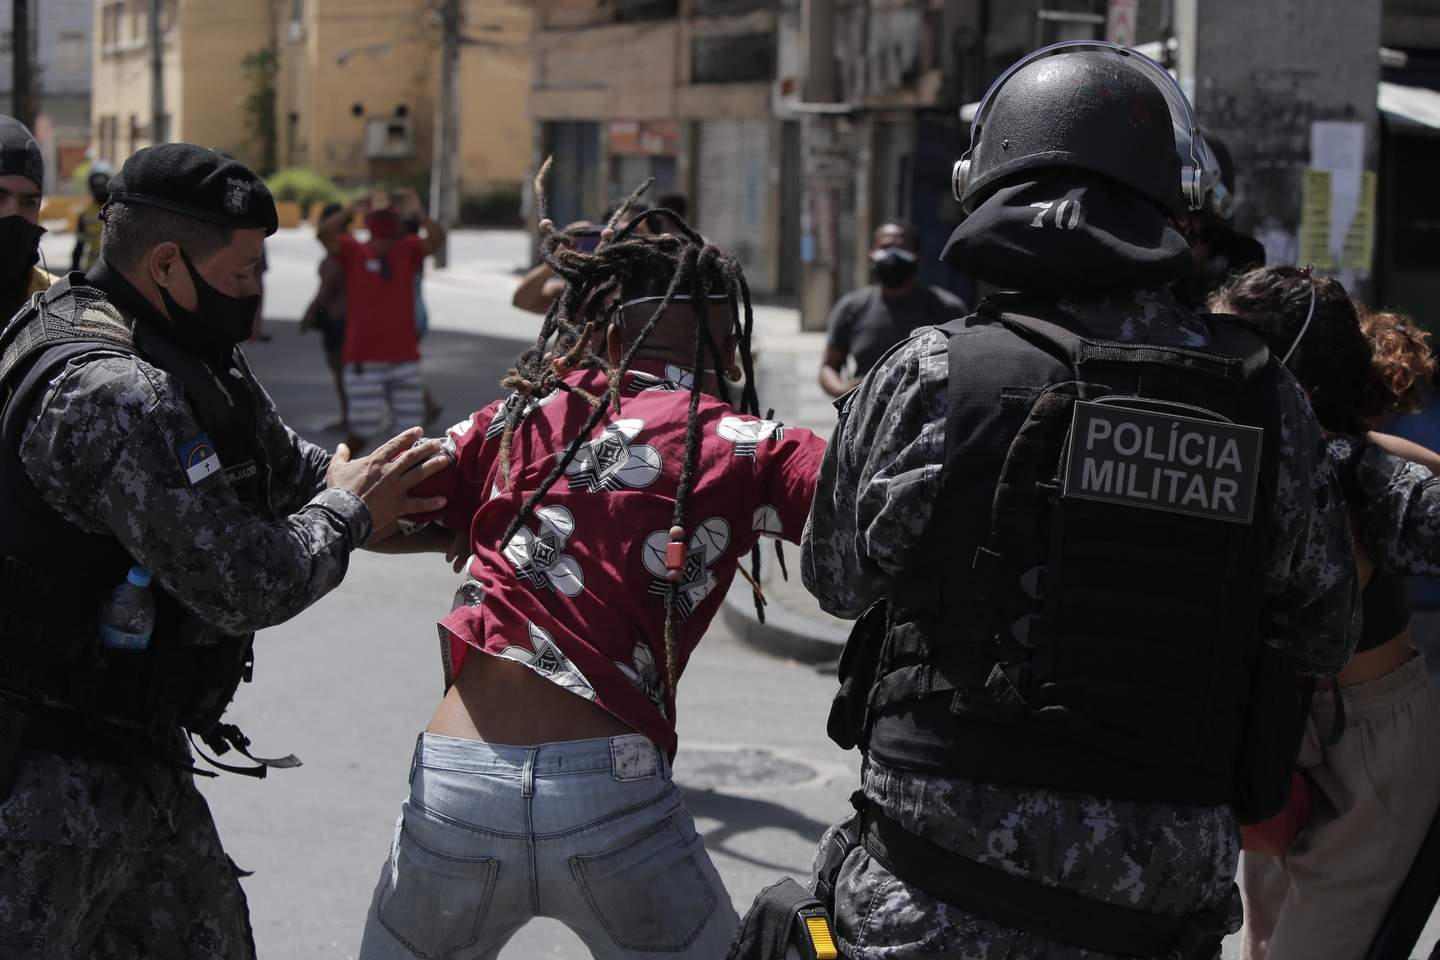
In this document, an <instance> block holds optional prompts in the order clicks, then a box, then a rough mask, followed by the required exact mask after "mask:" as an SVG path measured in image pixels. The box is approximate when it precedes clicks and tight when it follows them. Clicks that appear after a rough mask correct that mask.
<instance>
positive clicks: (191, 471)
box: [175, 433, 220, 487]
mask: <svg viewBox="0 0 1440 960" xmlns="http://www.w3.org/2000/svg"><path fill="white" fill-rule="evenodd" d="M175 455H176V456H177V457H179V458H180V468H181V469H182V470H184V471H185V481H186V483H187V484H189V485H190V486H192V487H193V486H195V484H197V483H199V482H200V481H201V480H204V479H205V478H206V477H209V476H213V475H214V474H217V473H219V472H220V454H219V453H218V452H217V451H216V450H215V444H213V443H211V442H210V435H209V434H208V433H202V434H200V436H198V437H196V438H195V439H194V440H189V441H186V442H185V443H182V444H180V446H178V447H176V448H175Z"/></svg>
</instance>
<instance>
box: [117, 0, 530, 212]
mask: <svg viewBox="0 0 1440 960" xmlns="http://www.w3.org/2000/svg"><path fill="white" fill-rule="evenodd" d="M170 2H173V3H174V13H173V16H174V17H175V26H174V29H173V30H171V31H169V32H168V33H167V34H166V36H165V39H164V43H165V52H164V61H165V71H164V75H165V81H164V82H165V109H166V112H167V113H169V115H170V128H169V134H170V137H171V138H172V139H175V140H184V141H188V142H191V143H199V144H203V145H205V146H209V147H215V148H218V149H224V150H228V151H230V152H232V153H234V154H235V156H236V157H238V158H239V159H241V160H242V161H245V162H247V163H250V164H252V165H254V164H258V163H259V161H260V154H259V150H258V149H257V147H256V146H255V145H254V144H253V143H252V142H251V141H252V137H251V134H250V131H249V130H248V129H247V127H246V114H245V110H244V108H243V106H242V101H243V100H244V98H245V97H246V96H248V95H249V94H250V93H251V91H252V89H253V83H252V81H251V80H250V79H249V78H248V77H247V76H246V74H245V71H244V68H243V67H242V66H241V61H242V59H243V58H244V57H245V56H246V54H249V53H252V52H254V51H257V50H259V49H261V48H262V47H265V46H268V45H274V47H275V49H276V51H277V53H278V71H277V73H276V77H275V85H276V91H275V92H276V105H275V112H276V125H277V130H276V140H277V150H276V162H277V164H278V166H280V167H287V166H308V167H313V168H315V169H317V170H319V171H321V172H322V173H325V174H328V175H329V176H331V177H334V178H335V179H337V180H340V181H342V182H347V183H352V184H360V183H375V182H379V181H383V180H405V179H421V178H424V177H427V176H429V173H430V170H431V161H432V157H433V152H434V136H435V128H434V117H435V113H436V107H437V98H438V96H439V87H440V76H439V62H440V42H441V33H440V25H439V23H438V22H437V21H436V19H435V17H434V15H433V9H432V7H433V4H432V2H431V0H303V2H302V4H301V5H300V13H301V15H302V17H303V19H302V20H300V21H299V25H298V26H294V25H292V23H291V16H292V13H293V12H294V11H295V9H296V8H295V6H294V5H293V4H292V3H291V2H290V0H284V2H277V0H170ZM463 3H464V16H465V35H466V37H467V38H470V39H472V40H474V41H476V42H473V43H466V44H464V45H462V47H461V55H460V81H459V99H460V131H459V146H460V153H461V162H460V166H459V174H460V179H461V189H462V191H469V190H477V189H485V188H488V187H491V186H496V185H502V184H508V185H514V184H518V183H520V182H521V181H523V180H524V179H525V177H526V176H527V175H528V167H529V163H530V151H531V123H530V119H529V116H528V114H527V109H526V96H527V93H528V91H529V89H530V76H531V52H530V46H529V44H530V33H531V20H532V16H533V15H532V13H531V11H530V8H529V5H528V3H527V2H526V0H463ZM112 6H113V7H118V8H119V9H120V13H119V15H118V20H117V19H116V15H115V14H113V13H112V14H111V22H112V24H114V23H118V24H119V27H120V29H119V31H118V35H117V39H116V41H115V42H113V43H110V44H108V45H107V44H104V43H103V42H102V39H101V38H102V25H103V23H104V19H105V14H104V13H103V11H104V9H105V8H106V7H112ZM147 6H148V3H147V0H99V2H97V3H96V6H95V34H94V35H95V37H96V44H95V60H94V77H95V84H94V93H93V99H92V104H93V106H92V124H91V126H92V139H93V142H94V143H95V144H96V145H97V148H98V145H99V144H100V143H101V128H102V122H103V120H104V118H107V117H112V116H113V117H115V118H116V142H117V148H116V149H115V151H114V152H115V154H116V155H115V156H113V157H107V159H111V160H113V161H114V162H115V163H116V164H117V165H118V164H120V163H123V162H124V160H125V157H126V156H128V155H129V153H130V150H131V137H130V129H131V126H130V121H131V118H132V117H133V118H135V122H136V124H137V125H138V127H139V133H140V136H139V137H138V139H137V140H136V142H135V143H134V146H135V147H137V148H138V147H143V146H148V145H149V143H150V66H149V49H148V46H147V41H148V34H147V26H146V22H145V18H144V15H143V12H144V10H145V9H146V8H147ZM135 11H140V14H141V15H140V16H138V17H137V16H135V15H134V12H135ZM402 112H403V114H404V115H405V116H407V117H408V118H409V120H410V122H411V124H412V125H413V130H414V139H413V143H414V149H413V151H412V153H411V155H410V156H408V157H406V158H403V159H372V158H368V157H367V156H366V148H365V136H366V126H367V121H368V120H372V119H388V118H394V117H397V116H399V115H400V114H401V113H402Z"/></svg>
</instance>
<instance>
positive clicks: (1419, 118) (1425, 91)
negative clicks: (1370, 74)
mask: <svg viewBox="0 0 1440 960" xmlns="http://www.w3.org/2000/svg"><path fill="white" fill-rule="evenodd" d="M1376 100H1377V103H1378V105H1379V107H1380V114H1381V116H1383V117H1384V118H1385V119H1386V121H1387V122H1389V124H1390V125H1391V126H1392V127H1408V128H1412V129H1414V128H1421V129H1427V130H1440V90H1431V89H1429V88H1428V87H1403V86H1401V85H1400V84H1398V83H1386V82H1385V81H1383V80H1382V81H1381V82H1380V91H1379V94H1378V95H1377V97H1376Z"/></svg>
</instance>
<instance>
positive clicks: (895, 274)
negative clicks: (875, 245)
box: [870, 247, 920, 289]
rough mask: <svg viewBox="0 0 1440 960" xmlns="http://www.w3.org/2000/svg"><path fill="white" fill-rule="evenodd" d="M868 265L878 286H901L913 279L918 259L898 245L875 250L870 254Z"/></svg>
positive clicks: (918, 264) (918, 267)
mask: <svg viewBox="0 0 1440 960" xmlns="http://www.w3.org/2000/svg"><path fill="white" fill-rule="evenodd" d="M870 265H871V267H872V268H873V269H874V271H875V279H876V280H879V281H880V286H882V287H891V288H892V289H893V288H895V287H903V286H905V284H907V283H909V282H910V281H911V280H913V279H915V271H916V270H919V269H920V261H919V260H918V259H917V258H916V256H915V254H913V253H911V252H910V251H909V250H902V249H900V248H899V247H889V248H887V249H885V250H877V251H875V252H874V253H872V254H871V255H870Z"/></svg>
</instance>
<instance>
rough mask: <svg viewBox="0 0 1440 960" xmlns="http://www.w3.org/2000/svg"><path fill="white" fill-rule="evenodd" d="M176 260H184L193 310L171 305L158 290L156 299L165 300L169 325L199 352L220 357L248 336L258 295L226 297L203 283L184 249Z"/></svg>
mask: <svg viewBox="0 0 1440 960" xmlns="http://www.w3.org/2000/svg"><path fill="white" fill-rule="evenodd" d="M180 259H181V260H183V261H185V269H186V270H189V271H190V280H191V282H193V283H194V284H195V309H194V310H186V309H185V308H184V307H182V306H180V304H178V303H176V302H175V299H174V298H173V297H171V296H170V291H169V290H166V289H165V288H164V287H161V288H160V299H162V300H164V301H165V309H166V311H167V312H168V313H169V314H170V322H171V323H173V324H174V325H175V329H176V330H179V331H180V332H181V333H183V334H184V335H185V336H186V337H188V338H189V339H191V340H192V341H194V342H195V343H196V344H198V345H199V346H200V347H202V348H203V349H206V350H213V351H215V352H216V353H219V354H224V353H226V352H227V351H229V349H230V348H231V347H233V346H235V344H237V343H239V342H240V341H241V340H245V339H247V338H248V337H249V336H250V330H251V328H252V327H253V326H254V323H255V311H256V310H259V309H260V294H258V293H256V294H252V295H250V296H248V297H228V296H226V295H225V294H223V293H221V292H220V291H219V290H216V289H215V288H214V287H212V286H210V284H208V283H206V282H205V278H204V277H202V276H200V272H199V271H198V270H196V269H195V264H193V263H191V262H190V258H189V257H188V256H186V255H185V251H184V250H181V251H180Z"/></svg>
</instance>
